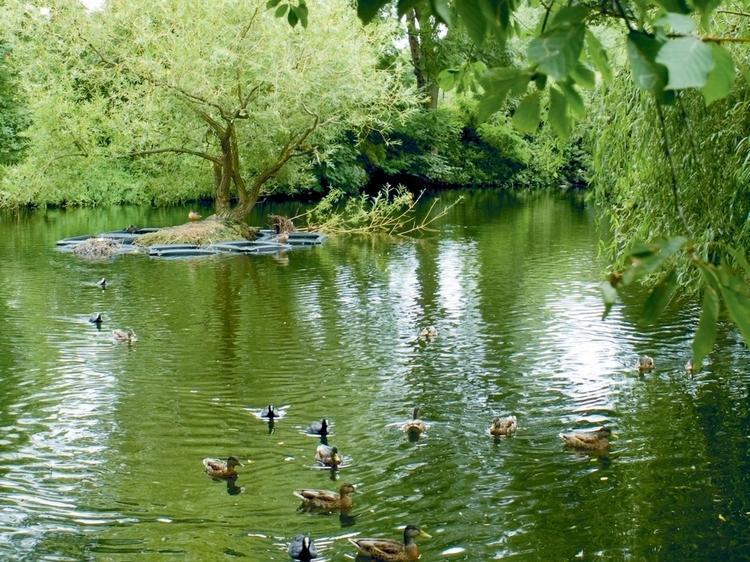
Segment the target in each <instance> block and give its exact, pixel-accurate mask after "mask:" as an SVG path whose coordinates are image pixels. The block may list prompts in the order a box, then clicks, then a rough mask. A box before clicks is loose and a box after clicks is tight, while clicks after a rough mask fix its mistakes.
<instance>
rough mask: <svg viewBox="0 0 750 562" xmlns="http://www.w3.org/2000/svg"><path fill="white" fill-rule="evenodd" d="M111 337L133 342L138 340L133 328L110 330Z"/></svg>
mask: <svg viewBox="0 0 750 562" xmlns="http://www.w3.org/2000/svg"><path fill="white" fill-rule="evenodd" d="M112 337H113V338H114V340H115V341H122V342H128V343H133V342H134V341H138V336H136V335H135V332H134V331H133V330H112Z"/></svg>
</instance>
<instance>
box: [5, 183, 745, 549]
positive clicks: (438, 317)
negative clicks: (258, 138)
mask: <svg viewBox="0 0 750 562" xmlns="http://www.w3.org/2000/svg"><path fill="white" fill-rule="evenodd" d="M457 195H458V193H457V192H451V193H446V194H443V195H442V199H443V200H444V201H449V200H451V199H453V198H455V197H457ZM463 195H464V200H463V201H462V202H461V203H460V204H459V205H457V206H456V207H454V208H453V209H452V210H451V211H450V212H449V214H448V215H447V216H446V217H445V218H444V219H442V220H441V221H440V223H439V225H438V231H437V232H436V233H434V234H433V235H431V236H427V237H425V238H423V239H420V240H417V241H403V242H400V243H399V242H397V243H393V242H388V241H384V240H368V239H351V238H331V239H329V240H328V241H327V242H326V243H325V245H323V246H321V247H315V248H304V249H297V250H294V251H292V252H289V253H287V254H285V255H283V256H218V257H211V258H202V259H188V260H156V259H149V258H148V257H144V256H122V257H119V258H117V259H116V260H114V261H103V262H90V261H84V260H81V259H78V258H76V257H74V256H73V255H71V254H65V253H62V252H59V251H57V250H56V249H55V241H56V240H57V239H60V238H63V237H66V236H74V235H78V234H83V233H90V232H100V231H104V230H113V229H117V228H122V227H124V226H125V225H128V224H138V225H141V226H164V225H170V224H177V223H180V222H183V221H184V218H185V217H186V216H187V209H185V208H169V209H151V208H129V207H125V208H119V209H110V210H70V211H64V210H55V211H52V210H50V211H47V212H35V213H28V214H22V215H2V216H0V260H1V262H0V263H2V265H1V266H0V334H2V335H1V337H0V385H2V392H1V393H0V427H1V428H2V430H1V431H0V558H2V559H18V560H222V559H227V560H231V559H235V558H245V559H247V560H252V561H275V560H280V561H282V560H288V557H287V554H286V548H285V546H284V545H285V543H286V541H288V540H289V539H290V538H291V537H292V536H294V535H296V534H297V533H300V532H307V533H310V535H311V536H312V537H313V538H314V539H315V540H316V542H319V543H320V544H321V545H323V546H324V547H325V549H324V551H323V553H322V554H323V555H324V556H325V559H328V560H353V559H354V557H355V549H354V548H353V547H352V545H351V544H350V543H349V542H348V540H347V538H349V537H363V536H378V537H381V536H382V537H385V538H393V539H398V538H399V537H400V536H402V529H403V526H404V525H407V524H416V525H419V526H420V527H422V528H423V529H424V530H426V531H427V532H428V533H429V534H431V535H432V538H430V539H419V540H418V544H419V546H420V549H421V552H422V553H423V554H422V559H423V560H428V561H434V560H443V559H450V560H471V561H486V560H494V559H505V560H518V561H531V560H542V561H549V560H552V561H554V560H747V559H748V558H750V454H749V453H750V401H749V400H748V392H749V390H748V388H749V385H750V367H749V365H750V361H749V359H750V353H748V351H747V349H746V348H744V347H743V345H742V344H741V342H740V339H739V337H738V335H737V334H736V333H735V332H734V331H732V330H731V329H729V328H728V327H724V328H723V330H722V331H721V333H720V336H719V342H718V345H717V347H716V348H715V350H714V353H712V354H711V355H710V357H709V358H708V361H707V365H706V367H705V369H704V370H703V371H701V372H700V373H697V374H695V375H689V374H687V373H686V372H685V371H684V370H683V367H684V364H685V362H686V360H687V359H688V358H689V355H690V338H691V332H692V330H693V329H694V327H695V324H696V322H697V315H696V309H695V307H694V306H693V305H692V304H690V303H678V304H676V305H674V306H673V307H672V308H670V309H669V310H668V314H667V315H666V316H665V318H664V319H662V321H661V322H659V323H658V324H656V325H655V326H650V327H646V328H644V327H642V326H640V325H639V324H638V312H639V310H640V302H641V301H640V300H639V299H638V298H637V296H633V297H632V299H626V301H627V302H626V303H625V304H624V305H621V306H618V307H616V309H615V310H614V311H613V313H612V314H611V316H610V317H609V318H608V319H607V320H605V321H602V320H601V314H602V303H601V299H600V295H599V292H598V288H597V285H598V283H599V281H600V279H601V275H602V271H603V269H604V267H605V266H606V263H605V262H604V261H602V260H601V259H600V258H598V257H597V245H598V240H599V238H600V236H601V234H602V232H601V229H600V228H598V227H597V225H596V220H595V213H594V211H593V210H592V209H591V208H590V207H589V206H588V205H587V204H585V203H583V202H582V201H581V200H580V199H579V198H577V197H570V196H562V195H549V194H547V195H538V196H526V197H516V196H512V195H508V194H506V193H503V192H501V191H474V192H466V193H463ZM292 207H294V205H287V206H286V207H283V206H282V207H281V208H280V209H279V208H274V210H275V211H278V210H281V211H282V212H284V211H287V212H290V211H289V209H290V208H292ZM268 212H269V207H268V206H266V207H265V208H263V209H260V210H259V213H268ZM204 214H205V210H204ZM260 220H261V217H260V215H258V216H256V217H253V220H251V223H256V224H257V223H258V222H260ZM101 277H106V278H107V279H108V280H109V285H108V287H107V288H106V290H101V289H99V288H98V287H96V286H95V285H94V282H95V281H96V280H97V279H99V278H101ZM631 301H632V302H631ZM95 312H101V313H102V314H103V316H104V323H103V325H102V328H101V330H97V327H96V325H94V324H90V323H89V322H88V319H89V317H90V315H91V314H93V313H95ZM429 325H432V326H435V328H436V329H437V331H438V335H437V337H435V338H434V339H432V340H431V341H426V342H424V341H420V340H419V339H418V334H419V332H420V330H421V329H422V328H424V327H426V326H429ZM114 328H131V329H133V330H134V331H135V332H136V333H137V335H138V338H139V341H137V342H136V343H134V344H132V345H128V344H123V343H114V342H113V340H112V335H111V330H112V329H114ZM640 354H648V355H651V356H653V357H654V358H655V361H656V369H655V370H654V371H653V372H651V373H648V374H645V375H643V376H639V375H638V373H637V372H636V371H635V370H634V369H633V366H634V364H635V361H636V358H637V357H638V355H640ZM269 403H273V404H277V405H279V406H285V407H286V414H285V416H284V417H283V418H282V419H281V420H278V421H277V422H276V423H275V424H274V427H273V428H269V426H268V425H267V424H266V423H265V422H264V421H262V420H259V419H258V418H257V417H256V416H254V415H253V411H255V410H260V409H261V408H262V407H264V406H265V405H267V404H269ZM416 405H418V406H420V407H421V413H420V415H421V417H422V418H423V419H424V420H426V421H428V422H429V423H430V424H431V427H430V429H429V431H428V432H427V433H426V434H425V435H423V436H422V437H421V438H420V439H418V440H417V441H415V442H412V441H409V440H408V439H406V437H405V435H404V433H403V432H402V431H401V430H400V429H399V427H398V423H399V422H402V421H404V420H406V419H408V418H409V417H410V415H411V410H412V408H413V407H414V406H416ZM508 414H514V415H516V416H517V418H518V424H519V428H518V431H517V433H516V435H515V436H514V437H511V438H507V439H498V440H495V439H493V438H492V437H490V436H489V435H488V434H487V429H488V427H489V425H490V421H491V419H492V418H493V416H495V415H508ZM323 417H325V418H327V419H329V420H331V421H332V423H333V435H331V436H330V437H329V442H330V443H331V444H332V445H336V446H337V447H338V448H339V450H340V451H341V453H342V454H343V455H344V459H345V461H346V463H345V464H346V466H344V467H343V468H341V469H340V470H339V471H337V472H335V473H332V472H330V471H328V470H320V469H316V468H315V467H314V454H315V449H316V445H317V443H318V441H317V440H316V438H314V437H309V436H306V435H304V434H302V433H301V429H302V428H304V427H306V426H307V425H308V424H310V423H311V422H313V421H315V420H320V419H321V418H323ZM602 424H607V425H609V426H611V427H612V428H613V429H614V432H615V435H614V436H613V437H612V440H611V448H610V451H609V453H608V454H601V455H590V454H585V453H576V452H571V451H567V450H565V449H564V448H563V446H562V442H561V441H560V439H559V437H558V434H559V433H560V432H563V431H569V430H571V429H579V428H582V429H586V428H595V427H597V426H599V425H602ZM229 455H236V456H238V457H239V458H240V460H241V461H242V462H243V464H244V466H243V467H241V468H239V472H240V476H239V478H238V479H237V480H236V482H234V483H231V482H230V483H229V484H227V483H226V482H221V481H215V480H212V479H211V478H209V477H208V476H207V475H206V474H204V473H203V467H202V464H201V460H202V459H203V458H204V457H224V458H226V457H227V456H229ZM344 482H349V483H353V484H355V485H356V486H357V490H356V493H355V495H354V507H353V509H352V510H351V512H349V513H348V514H344V515H340V514H330V515H326V514H320V513H310V512H304V511H300V510H298V509H297V508H298V506H299V501H298V500H297V498H295V497H294V496H293V495H292V492H293V491H294V490H295V489H298V488H327V489H338V487H339V486H340V485H341V484H342V483H344Z"/></svg>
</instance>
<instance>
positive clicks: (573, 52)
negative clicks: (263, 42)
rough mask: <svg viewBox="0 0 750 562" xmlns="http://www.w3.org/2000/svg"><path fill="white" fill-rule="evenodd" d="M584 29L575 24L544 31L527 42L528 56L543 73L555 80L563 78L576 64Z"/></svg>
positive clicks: (581, 45)
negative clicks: (565, 27) (566, 27)
mask: <svg viewBox="0 0 750 562" xmlns="http://www.w3.org/2000/svg"><path fill="white" fill-rule="evenodd" d="M585 31H586V28H585V27H583V26H582V25H575V26H573V27H570V28H568V29H555V30H552V31H548V32H545V33H543V34H542V35H540V36H539V37H537V38H535V39H533V40H532V41H531V42H530V43H529V47H528V55H529V58H530V59H531V60H532V61H534V62H535V63H537V65H539V69H540V70H541V71H542V72H544V73H545V74H548V75H550V76H551V77H552V78H554V79H555V80H557V81H562V80H565V78H567V77H568V74H570V72H571V71H572V70H573V69H574V68H575V67H576V66H577V65H578V57H580V55H581V50H582V49H583V40H584V37H585Z"/></svg>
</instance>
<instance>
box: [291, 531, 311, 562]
mask: <svg viewBox="0 0 750 562" xmlns="http://www.w3.org/2000/svg"><path fill="white" fill-rule="evenodd" d="M287 553H289V556H291V557H292V558H293V559H294V560H304V561H308V560H312V559H313V558H317V557H318V550H317V549H316V548H315V544H313V542H312V540H311V539H310V537H309V536H307V535H297V536H296V537H294V538H293V539H292V540H291V542H290V543H289V548H287Z"/></svg>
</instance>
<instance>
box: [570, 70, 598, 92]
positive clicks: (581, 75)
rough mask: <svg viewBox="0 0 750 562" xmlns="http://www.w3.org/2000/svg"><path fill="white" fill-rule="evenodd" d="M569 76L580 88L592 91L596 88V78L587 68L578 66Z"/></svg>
mask: <svg viewBox="0 0 750 562" xmlns="http://www.w3.org/2000/svg"><path fill="white" fill-rule="evenodd" d="M570 76H571V78H573V80H575V82H576V84H578V85H579V86H581V87H582V88H586V89H587V90H593V89H594V88H595V87H596V76H594V73H593V71H592V70H591V69H590V68H589V67H588V66H585V65H583V64H579V65H578V66H576V67H575V68H574V69H573V72H571V73H570Z"/></svg>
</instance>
